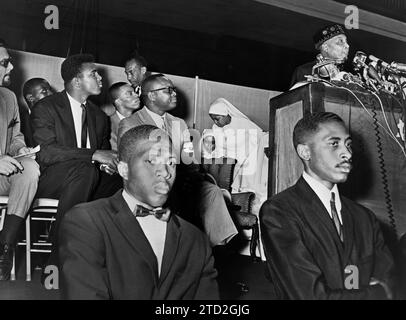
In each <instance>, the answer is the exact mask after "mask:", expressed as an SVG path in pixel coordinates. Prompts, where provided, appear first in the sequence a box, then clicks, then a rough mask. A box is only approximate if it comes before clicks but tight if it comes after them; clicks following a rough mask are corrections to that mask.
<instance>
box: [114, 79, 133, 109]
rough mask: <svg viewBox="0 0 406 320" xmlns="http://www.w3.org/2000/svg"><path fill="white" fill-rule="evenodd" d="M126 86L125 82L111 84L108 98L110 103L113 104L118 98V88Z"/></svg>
mask: <svg viewBox="0 0 406 320" xmlns="http://www.w3.org/2000/svg"><path fill="white" fill-rule="evenodd" d="M127 85H129V84H128V83H127V82H123V81H120V82H116V83H113V84H112V85H111V86H110V88H109V96H110V100H111V103H113V104H114V101H115V100H116V99H117V98H118V92H119V90H120V88H121V87H122V86H127Z"/></svg>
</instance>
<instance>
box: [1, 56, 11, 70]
mask: <svg viewBox="0 0 406 320" xmlns="http://www.w3.org/2000/svg"><path fill="white" fill-rule="evenodd" d="M12 61H13V59H12V58H11V57H9V58H6V59H3V60H1V61H0V66H1V67H3V68H5V69H7V68H8V65H9V64H10V63H11V62H12Z"/></svg>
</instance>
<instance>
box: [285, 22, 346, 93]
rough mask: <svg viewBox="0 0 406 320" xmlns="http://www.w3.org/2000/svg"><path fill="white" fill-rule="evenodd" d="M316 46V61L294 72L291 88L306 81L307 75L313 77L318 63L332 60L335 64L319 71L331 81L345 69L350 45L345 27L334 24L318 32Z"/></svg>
mask: <svg viewBox="0 0 406 320" xmlns="http://www.w3.org/2000/svg"><path fill="white" fill-rule="evenodd" d="M313 41H314V46H315V48H316V50H318V51H319V53H318V55H317V58H316V59H315V60H314V61H311V62H308V63H305V64H303V65H301V66H298V67H297V68H296V69H295V71H294V72H293V75H292V79H291V82H290V87H292V86H293V85H295V84H296V83H298V82H301V81H306V78H305V76H306V75H312V69H313V66H314V65H316V64H317V63H318V62H322V61H326V60H330V61H332V62H333V63H331V64H328V65H326V66H325V67H322V68H320V70H318V72H319V73H318V74H319V75H320V76H322V77H323V78H328V79H330V78H331V77H333V76H334V75H335V73H336V72H339V71H340V70H341V69H343V63H344V62H345V61H346V60H347V58H348V51H349V48H350V47H349V45H348V43H347V36H346V34H345V31H344V27H343V26H341V25H339V24H333V25H329V26H326V27H323V28H322V29H320V30H318V31H317V32H316V33H315V35H314V36H313Z"/></svg>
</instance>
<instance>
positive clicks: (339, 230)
mask: <svg viewBox="0 0 406 320" xmlns="http://www.w3.org/2000/svg"><path fill="white" fill-rule="evenodd" d="M330 207H331V216H332V219H333V222H334V225H335V227H336V230H337V233H338V236H339V237H340V240H341V242H343V241H344V237H343V228H342V226H341V223H340V219H339V218H338V213H337V208H336V202H335V193H334V192H332V193H331V199H330Z"/></svg>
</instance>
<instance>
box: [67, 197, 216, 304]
mask: <svg viewBox="0 0 406 320" xmlns="http://www.w3.org/2000/svg"><path fill="white" fill-rule="evenodd" d="M59 236H60V247H59V256H60V261H61V274H62V279H61V280H62V281H61V291H62V298H69V299H137V300H142V299H148V300H152V299H170V300H178V299H218V286H217V282H216V280H215V279H216V276H217V271H216V270H215V269H214V267H213V256H212V255H211V248H210V245H209V243H208V240H207V238H206V236H205V235H204V234H203V233H202V232H201V231H199V230H198V229H197V228H196V227H194V226H192V225H191V224H189V223H188V222H186V221H184V220H183V219H181V218H180V217H178V216H176V215H172V216H171V218H170V220H169V222H168V225H167V234H166V240H165V248H164V255H163V260H162V266H161V275H160V276H159V277H158V266H157V259H156V256H155V255H154V252H153V250H152V247H151V245H150V244H149V242H148V240H147V238H146V236H145V234H144V233H143V231H142V229H141V227H140V225H139V223H138V221H137V219H136V218H135V217H134V215H133V214H132V212H131V211H130V209H129V207H128V205H127V203H126V202H125V200H124V198H123V197H122V191H121V190H120V191H118V192H117V193H116V194H115V195H114V196H112V197H110V198H105V199H100V200H97V201H94V202H90V203H85V204H80V205H77V206H75V207H74V208H73V209H72V210H70V211H69V212H68V213H67V214H66V216H65V218H64V219H63V221H62V224H61V230H60V233H59Z"/></svg>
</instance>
